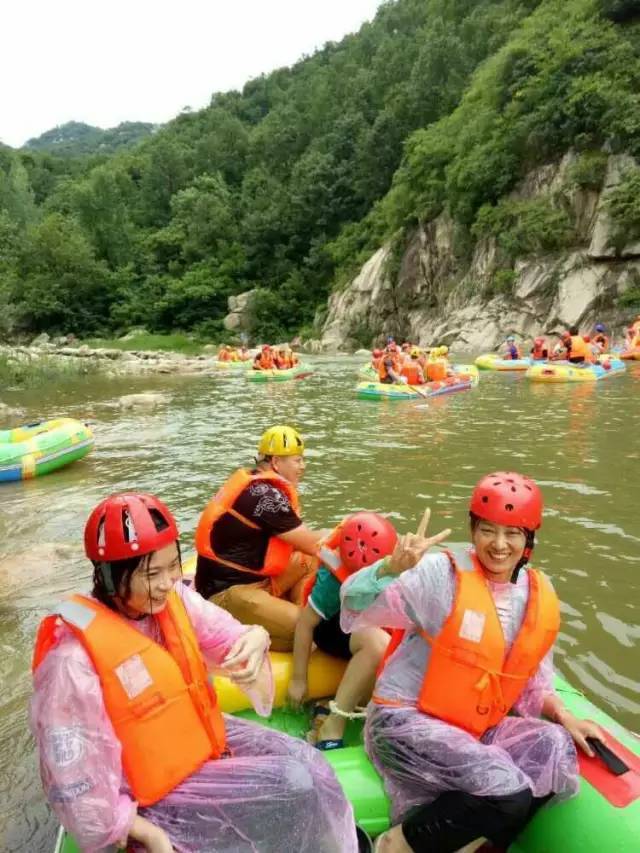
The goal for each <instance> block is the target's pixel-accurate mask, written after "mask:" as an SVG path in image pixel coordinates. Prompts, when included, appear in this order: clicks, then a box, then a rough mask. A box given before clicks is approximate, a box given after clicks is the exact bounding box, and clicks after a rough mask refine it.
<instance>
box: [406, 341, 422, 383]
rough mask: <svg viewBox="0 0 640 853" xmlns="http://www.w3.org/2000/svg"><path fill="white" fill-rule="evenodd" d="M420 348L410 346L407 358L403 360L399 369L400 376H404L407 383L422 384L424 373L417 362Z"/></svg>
mask: <svg viewBox="0 0 640 853" xmlns="http://www.w3.org/2000/svg"><path fill="white" fill-rule="evenodd" d="M419 358H420V350H419V349H418V347H412V349H411V353H410V356H409V359H408V360H406V361H405V362H404V364H403V365H402V368H401V369H400V376H404V378H405V379H406V380H407V382H408V384H409V385H424V381H425V380H424V373H423V372H422V367H421V366H420V362H419Z"/></svg>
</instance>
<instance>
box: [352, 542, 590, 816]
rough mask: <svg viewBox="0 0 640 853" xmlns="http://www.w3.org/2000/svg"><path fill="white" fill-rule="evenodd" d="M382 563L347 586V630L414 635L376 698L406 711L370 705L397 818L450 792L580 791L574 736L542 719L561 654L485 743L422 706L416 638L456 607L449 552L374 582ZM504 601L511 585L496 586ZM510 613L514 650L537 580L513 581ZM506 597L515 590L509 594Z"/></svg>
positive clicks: (372, 745) (374, 747) (371, 734)
mask: <svg viewBox="0 0 640 853" xmlns="http://www.w3.org/2000/svg"><path fill="white" fill-rule="evenodd" d="M376 569H377V566H375V565H374V566H371V567H370V568H368V569H364V570H362V571H360V572H358V573H357V574H355V575H353V576H352V577H351V578H350V579H349V580H347V581H346V582H345V583H344V584H343V585H342V590H341V594H342V617H341V624H342V628H343V630H345V631H348V632H352V631H358V630H361V629H363V628H366V627H371V626H385V627H387V628H404V629H406V630H407V634H406V635H405V638H404V640H403V642H402V644H401V645H400V646H399V648H398V649H397V650H396V651H395V652H394V654H393V655H392V656H391V658H390V659H389V661H388V663H387V665H386V667H385V669H384V670H383V672H382V674H381V675H380V677H379V679H378V681H377V683H376V687H375V691H374V693H375V695H376V696H381V697H384V698H385V699H387V700H391V701H393V702H394V703H398V706H399V707H390V706H386V705H380V704H375V703H373V702H372V703H371V704H370V705H369V708H368V717H367V723H366V728H365V738H366V747H367V752H368V754H369V756H370V758H371V759H372V761H373V762H374V764H375V766H376V768H377V769H378V772H379V773H380V774H381V775H382V777H383V779H384V781H385V785H386V788H387V791H388V793H389V796H390V797H391V800H392V803H393V815H394V820H400V819H401V818H402V816H403V815H404V814H405V813H406V811H407V810H408V809H409V808H411V807H412V806H416V805H420V804H426V803H429V802H432V801H433V800H434V799H435V798H436V797H437V796H438V795H439V794H441V793H443V792H444V791H452V790H458V791H464V792H465V793H468V794H475V795H477V796H505V795H508V794H512V793H516V792H517V791H522V790H524V789H525V788H527V787H528V788H530V789H531V791H532V793H533V796H534V797H544V796H546V795H548V794H550V793H552V792H553V793H555V794H556V796H557V797H558V798H563V799H565V798H567V797H570V796H572V795H573V794H575V793H576V792H577V790H578V765H577V757H576V751H575V747H574V744H573V740H572V739H571V736H570V735H569V733H568V732H567V731H566V729H564V728H562V726H559V725H555V724H553V723H549V722H545V721H543V720H541V719H539V715H540V713H541V709H542V703H543V700H544V697H545V694H548V693H553V691H554V687H553V650H552V651H551V652H549V654H548V655H547V657H546V658H545V660H544V661H543V662H542V664H541V665H540V667H539V668H538V671H537V672H536V674H535V675H534V676H533V678H531V679H530V680H529V682H528V683H527V685H526V686H525V689H524V691H523V693H522V695H521V696H520V699H519V700H518V702H517V704H516V706H515V708H514V710H515V711H516V712H517V713H518V714H519V715H520V716H518V717H505V719H504V720H503V721H502V722H501V723H499V725H497V726H495V727H494V728H492V729H490V730H489V731H488V732H486V733H485V735H484V736H483V737H482V738H481V739H480V740H476V739H475V738H474V737H473V736H472V735H470V734H469V733H467V732H465V731H463V730H462V729H460V728H458V727H457V726H452V725H450V724H449V723H445V722H443V721H442V720H440V719H437V718H434V717H430V716H428V715H427V714H423V713H422V712H420V711H419V710H418V709H417V699H418V695H419V692H420V688H421V686H422V681H423V678H424V673H425V671H426V666H427V660H428V656H429V653H430V647H429V646H428V644H427V643H426V642H425V641H424V640H423V639H422V638H421V637H420V636H419V635H418V634H417V633H416V629H417V628H422V629H423V630H425V631H426V632H427V633H428V634H430V635H431V636H435V635H437V634H438V633H439V632H440V630H441V628H442V625H443V624H444V620H445V619H446V617H447V616H448V614H449V613H450V611H451V608H452V606H453V598H454V591H455V581H454V575H453V570H452V568H451V564H450V562H449V559H448V557H447V556H446V555H445V554H441V553H439V554H430V555H426V556H425V557H423V558H422V560H421V561H420V562H419V563H418V565H417V566H416V567H415V568H413V569H410V570H409V571H407V572H404V573H403V574H401V575H400V576H399V577H398V578H397V579H393V578H381V579H378V578H377V576H376ZM489 586H490V588H491V592H492V594H493V595H494V598H499V599H500V600H501V604H502V603H503V601H504V598H505V586H506V585H505V584H494V583H491V582H490V583H489ZM508 589H510V590H511V593H510V598H511V602H510V612H509V613H507V615H506V616H501V621H502V620H503V618H504V624H503V630H504V632H505V638H506V642H507V646H508V648H510V647H511V645H512V643H513V641H514V639H515V637H516V635H517V633H518V630H519V628H520V625H521V624H522V620H523V617H524V612H525V607H526V602H527V598H528V590H529V580H528V576H527V572H526V571H524V570H522V571H521V572H520V575H519V577H518V582H517V584H515V585H513V584H510V585H509V586H508ZM507 595H509V593H508V592H507Z"/></svg>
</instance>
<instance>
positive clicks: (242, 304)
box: [223, 290, 256, 332]
mask: <svg viewBox="0 0 640 853" xmlns="http://www.w3.org/2000/svg"><path fill="white" fill-rule="evenodd" d="M255 293H256V291H255V290H246V291H245V292H244V293H238V294H237V296H230V297H229V299H228V300H227V305H228V308H229V313H228V314H227V316H226V317H225V318H224V320H223V324H224V327H225V329H227V330H228V331H229V332H239V331H244V330H246V329H247V328H248V326H249V311H250V308H251V299H252V297H253V296H254V294H255Z"/></svg>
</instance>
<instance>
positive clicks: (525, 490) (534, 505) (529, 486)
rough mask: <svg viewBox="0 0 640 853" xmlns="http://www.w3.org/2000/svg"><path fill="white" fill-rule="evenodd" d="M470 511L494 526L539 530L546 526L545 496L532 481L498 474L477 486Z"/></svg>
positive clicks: (485, 478) (490, 475)
mask: <svg viewBox="0 0 640 853" xmlns="http://www.w3.org/2000/svg"><path fill="white" fill-rule="evenodd" d="M469 510H470V512H472V513H473V515H476V516H477V517H478V518H484V519H485V520H486V521H492V522H493V523H494V524H505V525H511V526H514V527H524V528H525V529H526V530H537V529H538V528H539V527H540V525H541V524H542V494H541V493H540V489H539V488H538V486H537V485H536V484H535V483H534V482H533V480H530V479H529V478H528V477H523V476H522V474H515V473H513V472H507V471H498V472H497V473H495V474H487V476H486V477H483V478H482V479H481V480H480V482H479V483H478V484H477V485H476V487H475V489H474V490H473V494H472V495H471V506H470V507H469Z"/></svg>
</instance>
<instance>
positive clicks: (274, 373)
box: [245, 363, 312, 382]
mask: <svg viewBox="0 0 640 853" xmlns="http://www.w3.org/2000/svg"><path fill="white" fill-rule="evenodd" d="M311 372H312V371H311V369H310V367H309V365H308V364H302V363H300V364H296V366H295V367H291V368H289V369H288V370H253V369H252V370H247V372H246V373H245V376H246V377H247V379H248V381H249V382H286V381H287V380H288V379H302V378H304V377H305V376H308V375H309V374H310V373H311Z"/></svg>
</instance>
